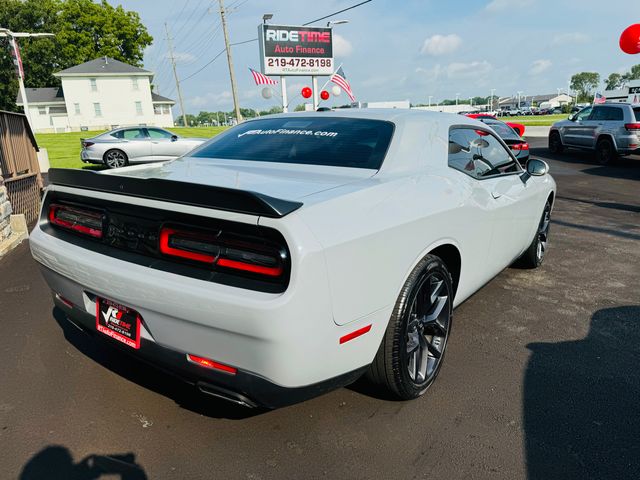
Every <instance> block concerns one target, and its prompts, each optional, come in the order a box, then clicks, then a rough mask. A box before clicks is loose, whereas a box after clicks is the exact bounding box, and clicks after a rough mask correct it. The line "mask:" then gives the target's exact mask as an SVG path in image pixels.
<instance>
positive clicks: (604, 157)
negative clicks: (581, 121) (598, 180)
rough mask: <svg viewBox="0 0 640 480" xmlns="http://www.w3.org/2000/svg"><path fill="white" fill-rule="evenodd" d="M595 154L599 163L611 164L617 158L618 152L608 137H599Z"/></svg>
mask: <svg viewBox="0 0 640 480" xmlns="http://www.w3.org/2000/svg"><path fill="white" fill-rule="evenodd" d="M596 155H597V156H598V163H600V165H611V164H612V163H614V162H615V161H616V160H617V159H618V152H616V147H615V146H614V145H613V142H612V141H611V140H610V139H608V138H601V139H600V140H598V143H597V144H596Z"/></svg>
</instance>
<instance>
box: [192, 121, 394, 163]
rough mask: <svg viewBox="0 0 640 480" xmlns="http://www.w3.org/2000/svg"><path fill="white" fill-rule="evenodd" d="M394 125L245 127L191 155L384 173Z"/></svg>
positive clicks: (253, 123) (331, 123)
mask: <svg viewBox="0 0 640 480" xmlns="http://www.w3.org/2000/svg"><path fill="white" fill-rule="evenodd" d="M392 135H393V124H392V123H391V122H386V121H383V120H368V119H356V118H340V117H337V118H336V117H300V118H292V117H283V118H268V119H263V120H254V121H250V122H245V123H242V124H240V125H238V126H237V127H234V128H233V129H232V130H230V131H229V132H228V133H227V134H225V135H223V136H221V137H218V138H215V139H214V140H213V141H212V142H211V143H208V144H205V145H203V146H202V147H201V148H199V149H197V150H196V151H194V152H193V153H192V154H191V155H190V156H191V157H198V158H221V159H229V160H252V161H257V162H279V163H299V164H305V165H325V166H334V167H354V168H370V169H376V170H377V169H379V168H380V166H381V165H382V161H383V160H384V156H385V154H386V152H387V149H388V148H389V144H390V142H391V137H392Z"/></svg>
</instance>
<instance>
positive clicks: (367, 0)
mask: <svg viewBox="0 0 640 480" xmlns="http://www.w3.org/2000/svg"><path fill="white" fill-rule="evenodd" d="M370 1H371V0H365V1H364V2H360V3H357V4H355V5H352V6H350V7H347V8H345V9H343V10H340V11H338V12H334V13H332V14H331V15H326V16H324V17H320V18H316V19H315V20H311V21H310V22H307V23H303V24H302V26H303V27H304V26H307V25H311V24H312V23H316V22H319V21H320V20H326V19H327V18H330V17H333V16H335V15H338V14H340V13H342V12H346V11H347V10H352V9H354V8H356V7H359V6H360V5H364V4H365V3H369V2H370Z"/></svg>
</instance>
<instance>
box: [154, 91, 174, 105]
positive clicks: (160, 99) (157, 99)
mask: <svg viewBox="0 0 640 480" xmlns="http://www.w3.org/2000/svg"><path fill="white" fill-rule="evenodd" d="M151 101H152V102H153V103H170V104H172V105H175V103H176V102H175V100H171V99H170V98H167V97H163V96H162V95H158V94H157V93H155V92H151Z"/></svg>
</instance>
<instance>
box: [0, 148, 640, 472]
mask: <svg viewBox="0 0 640 480" xmlns="http://www.w3.org/2000/svg"><path fill="white" fill-rule="evenodd" d="M531 142H532V154H533V156H537V157H540V158H543V159H545V160H547V161H548V162H549V164H550V166H551V173H552V174H553V175H554V177H555V179H556V181H557V183H558V197H557V201H556V204H555V210H554V214H553V223H552V227H551V244H550V250H549V253H548V256H547V258H546V261H545V263H544V265H543V267H542V268H540V269H538V270H534V271H532V270H521V269H516V268H509V269H507V270H505V271H503V272H502V273H501V274H500V275H498V276H497V277H496V278H495V279H494V280H492V281H491V282H490V283H489V284H488V285H486V286H485V287H484V288H483V289H482V290H480V291H479V292H478V293H476V294H475V295H474V296H473V297H472V298H471V299H469V300H468V301H466V302H465V303H464V304H463V305H461V306H460V307H459V308H458V309H457V310H456V311H455V312H454V326H453V333H452V337H451V339H450V344H449V348H448V351H447V358H446V361H445V364H444V366H443V369H442V371H441V374H440V377H439V378H438V380H437V381H436V383H435V385H434V386H433V388H432V389H431V390H430V391H429V392H428V393H427V395H426V396H424V397H423V398H421V399H419V400H417V401H412V402H398V401H393V400H389V399H388V398H385V397H384V396H381V395H379V394H378V393H377V392H376V391H374V390H372V389H370V388H369V387H368V385H367V384H366V383H363V382H359V383H358V384H356V385H353V386H350V387H348V388H342V389H339V390H336V391H334V392H332V393H330V394H327V395H325V396H322V397H319V398H316V399H313V400H310V401H307V402H304V403H301V404H298V405H294V406H291V407H288V408H284V409H280V410H275V411H268V412H263V411H255V410H249V409H244V408H241V407H236V406H234V405H230V404H227V403H224V402H221V401H216V400H214V399H211V398H209V397H204V396H202V395H200V394H197V393H196V392H195V391H193V390H192V389H191V388H189V387H188V386H186V385H183V384H181V383H180V382H178V381H176V380H173V379H171V378H168V377H165V376H164V375H163V374H161V373H158V372H156V371H155V370H153V369H151V368H149V367H147V366H145V365H142V364H139V363H137V362H135V361H132V360H130V359H129V358H128V357H122V356H121V355H120V354H118V353H117V352H114V351H112V350H111V349H110V348H108V347H104V346H101V345H95V344H94V343H93V342H92V341H91V340H90V339H89V338H88V337H86V336H85V335H84V334H83V333H81V332H79V331H77V330H76V329H75V328H74V327H72V326H70V325H69V324H68V323H67V322H66V321H65V320H64V318H63V317H62V316H61V315H60V314H59V313H58V312H57V311H54V309H53V303H52V300H51V297H50V295H49V292H48V289H47V287H46V285H45V283H44V281H43V280H42V278H41V277H40V274H39V272H38V269H37V266H36V264H35V263H34V262H33V261H32V259H31V256H30V254H29V250H28V245H27V244H26V243H25V244H23V245H21V246H20V247H19V248H18V249H16V250H14V251H13V252H12V253H10V254H9V255H8V256H7V257H5V258H3V259H2V262H0V328H1V329H2V330H1V331H2V334H1V335H0V364H1V365H2V367H1V368H0V478H2V479H5V478H6V479H13V478H20V479H22V480H26V479H29V480H33V479H47V480H51V479H58V478H60V479H82V480H85V479H93V478H103V479H104V478H110V479H111V478H117V479H128V480H132V479H144V478H149V479H174V478H176V479H201V478H202V479H209V478H211V479H252V480H257V479H283V478H295V479H302V478H305V479H306V478H309V479H313V478H330V479H336V478H345V479H346V478H349V479H351V478H354V479H356V478H357V479H360V478H362V479H369V478H400V479H411V478H441V479H484V478H491V479H509V480H513V479H524V478H529V479H545V480H548V479H556V478H557V479H588V478H597V479H615V480H621V479H638V478H640V402H638V398H640V369H638V364H639V361H640V347H639V345H640V288H639V287H638V280H639V279H640V188H639V187H640V158H635V159H633V160H627V161H624V162H621V163H620V164H618V165H615V166H611V167H603V166H599V165H597V164H596V163H595V161H594V160H593V159H592V158H591V156H590V155H589V154H587V153H582V152H574V153H567V154H564V155H562V156H551V155H550V154H549V153H548V152H547V150H546V148H544V143H545V140H544V139H531ZM100 475H102V476H100Z"/></svg>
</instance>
